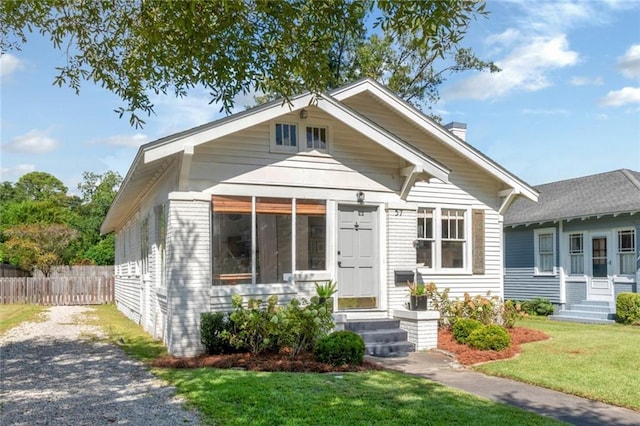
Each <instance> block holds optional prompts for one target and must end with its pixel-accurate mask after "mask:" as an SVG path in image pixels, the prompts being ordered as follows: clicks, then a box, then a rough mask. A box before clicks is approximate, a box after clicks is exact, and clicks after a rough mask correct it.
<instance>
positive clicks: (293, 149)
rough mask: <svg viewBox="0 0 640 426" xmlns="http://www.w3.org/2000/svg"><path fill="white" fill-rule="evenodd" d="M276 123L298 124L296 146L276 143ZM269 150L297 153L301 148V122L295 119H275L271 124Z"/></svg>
mask: <svg viewBox="0 0 640 426" xmlns="http://www.w3.org/2000/svg"><path fill="white" fill-rule="evenodd" d="M276 124H286V125H289V126H296V146H286V145H276ZM269 140H270V142H269V144H270V146H269V150H270V151H271V152H287V153H295V152H298V150H299V149H300V123H297V122H295V121H285V120H283V121H274V122H273V123H272V124H271V126H270V137H269Z"/></svg>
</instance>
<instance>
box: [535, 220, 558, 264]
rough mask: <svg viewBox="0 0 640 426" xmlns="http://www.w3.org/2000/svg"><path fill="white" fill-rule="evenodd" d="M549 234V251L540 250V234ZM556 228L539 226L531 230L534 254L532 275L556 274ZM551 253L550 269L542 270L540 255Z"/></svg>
mask: <svg viewBox="0 0 640 426" xmlns="http://www.w3.org/2000/svg"><path fill="white" fill-rule="evenodd" d="M547 234H551V247H552V249H551V251H550V252H548V251H544V252H543V253H541V252H540V236H541V235H547ZM556 241H557V230H556V228H539V229H534V231H533V255H534V275H536V276H555V275H556V267H557V265H556V259H557V247H556V244H557V243H556ZM542 254H544V255H551V270H542V269H541V268H542V260H541V255H542Z"/></svg>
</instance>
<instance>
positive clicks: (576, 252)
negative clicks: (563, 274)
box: [569, 233, 584, 275]
mask: <svg viewBox="0 0 640 426" xmlns="http://www.w3.org/2000/svg"><path fill="white" fill-rule="evenodd" d="M569 273H570V274H572V275H580V274H584V235H583V234H582V233H575V234H569Z"/></svg>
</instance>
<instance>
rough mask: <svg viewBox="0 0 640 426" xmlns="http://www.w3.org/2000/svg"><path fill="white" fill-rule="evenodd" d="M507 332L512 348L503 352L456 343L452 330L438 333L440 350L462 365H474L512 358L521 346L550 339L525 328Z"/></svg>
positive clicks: (518, 352) (443, 330) (442, 330)
mask: <svg viewBox="0 0 640 426" xmlns="http://www.w3.org/2000/svg"><path fill="white" fill-rule="evenodd" d="M507 331H508V332H509V335H510V336H511V347H509V348H507V349H503V350H501V351H481V350H478V349H473V348H471V347H469V346H467V345H462V344H460V343H458V342H456V340H455V339H454V338H453V335H452V334H451V330H447V329H440V330H439V331H438V349H442V350H444V351H447V352H450V353H452V354H453V355H454V356H455V357H456V359H457V360H458V362H459V363H460V364H463V365H474V364H482V363H484V362H489V361H496V360H499V359H507V358H512V357H514V356H516V355H518V354H520V352H521V348H520V345H521V344H523V343H529V342H537V341H539V340H547V339H549V338H550V337H549V336H548V335H547V334H545V333H543V332H541V331H537V330H532V329H530V328H524V327H513V328H511V329H508V330H507Z"/></svg>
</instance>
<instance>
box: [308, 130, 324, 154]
mask: <svg viewBox="0 0 640 426" xmlns="http://www.w3.org/2000/svg"><path fill="white" fill-rule="evenodd" d="M328 133H329V132H328V131H327V128H326V127H321V126H306V131H305V134H306V140H307V150H309V151H320V152H326V151H327V144H328V140H327V134H328Z"/></svg>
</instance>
